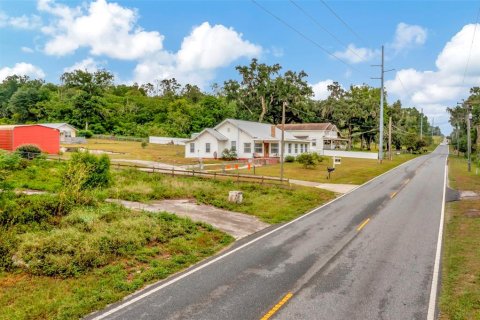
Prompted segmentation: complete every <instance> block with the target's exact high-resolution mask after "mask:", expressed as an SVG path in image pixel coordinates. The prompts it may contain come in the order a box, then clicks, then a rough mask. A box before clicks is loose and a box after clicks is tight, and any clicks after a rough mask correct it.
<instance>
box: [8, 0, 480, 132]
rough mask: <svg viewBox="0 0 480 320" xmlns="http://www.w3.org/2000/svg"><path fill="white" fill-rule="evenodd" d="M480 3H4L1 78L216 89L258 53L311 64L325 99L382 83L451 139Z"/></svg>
mask: <svg viewBox="0 0 480 320" xmlns="http://www.w3.org/2000/svg"><path fill="white" fill-rule="evenodd" d="M479 10H480V1H327V0H325V1H323V0H312V1H300V0H292V1H290V0H285V1H265V0H255V1H254V0H248V1H247V0H244V1H228V0H224V1H220V0H217V1H200V0H198V1H181V0H180V1H154V0H137V1H120V0H117V1H113V0H94V1H74V0H70V1H60V0H38V1H33V0H32V1H27V0H16V1H13V0H0V81H1V80H3V79H4V78H5V77H7V76H9V75H12V74H24V75H28V76H30V77H31V78H42V79H45V80H46V81H48V82H54V83H58V82H59V78H60V76H61V74H62V73H64V72H67V71H72V70H75V69H83V70H85V69H86V70H88V71H95V70H98V69H103V68H104V69H107V70H109V71H111V72H112V73H113V74H114V75H115V79H116V82H117V83H133V82H137V83H139V84H142V83H147V82H150V83H155V81H158V80H161V79H166V78H172V77H175V78H176V79H177V80H179V81H180V82H181V83H183V84H186V83H191V84H196V85H198V86H199V87H201V88H202V89H203V90H205V91H210V90H211V89H210V88H211V86H212V84H213V83H218V84H222V83H223V81H225V80H228V79H238V73H237V72H236V70H235V66H237V65H245V64H248V63H249V61H250V60H251V59H252V58H258V59H259V61H260V62H263V63H267V64H274V63H279V64H280V65H281V66H282V67H283V69H282V70H283V71H286V70H294V71H300V70H304V71H305V72H306V73H307V74H308V82H309V83H310V84H311V85H312V87H313V89H314V92H315V98H316V99H324V98H325V97H326V96H327V95H328V91H327V85H329V84H330V83H332V82H333V81H337V82H339V83H340V84H341V85H342V86H343V87H345V88H348V87H349V86H350V85H361V84H368V85H371V86H376V87H379V86H380V81H379V80H377V79H371V78H378V77H379V76H380V69H379V68H378V67H373V66H372V65H378V64H379V63H380V59H381V54H380V52H381V50H380V48H381V46H382V45H384V47H385V69H386V70H390V69H395V70H393V71H390V72H387V73H385V87H386V90H387V92H388V101H389V102H394V101H395V100H397V99H400V100H401V101H402V104H403V106H406V107H417V108H419V109H423V111H424V113H425V114H426V115H427V116H428V117H429V118H430V119H434V121H435V125H439V126H440V127H441V129H442V132H443V133H446V134H448V133H449V132H450V131H451V128H450V126H449V124H448V114H447V113H446V107H447V106H454V105H456V103H457V102H458V101H460V100H461V99H462V98H466V97H468V91H469V89H470V88H471V87H472V86H480V24H479V21H478V14H479V12H480V11H479Z"/></svg>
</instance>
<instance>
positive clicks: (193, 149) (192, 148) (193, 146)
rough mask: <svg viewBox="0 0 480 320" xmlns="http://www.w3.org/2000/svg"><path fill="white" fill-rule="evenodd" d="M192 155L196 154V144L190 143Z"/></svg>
mask: <svg viewBox="0 0 480 320" xmlns="http://www.w3.org/2000/svg"><path fill="white" fill-rule="evenodd" d="M190 153H195V143H193V142H192V143H190Z"/></svg>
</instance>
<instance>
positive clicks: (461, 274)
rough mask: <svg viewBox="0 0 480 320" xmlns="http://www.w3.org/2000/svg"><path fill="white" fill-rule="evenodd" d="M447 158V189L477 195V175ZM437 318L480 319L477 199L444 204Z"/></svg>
mask: <svg viewBox="0 0 480 320" xmlns="http://www.w3.org/2000/svg"><path fill="white" fill-rule="evenodd" d="M475 170H476V168H475V167H473V170H472V172H470V173H469V172H468V171H467V162H466V160H465V159H463V158H458V157H457V156H450V157H449V180H450V186H451V187H452V188H455V189H458V190H470V191H475V192H476V193H477V194H480V175H476V174H475ZM446 214H447V217H446V218H447V219H446V228H445V239H444V250H443V270H442V292H441V296H440V310H441V316H440V319H452V320H453V319H455V320H457V319H465V320H467V319H468V320H470V319H480V249H479V248H480V200H478V199H476V200H461V201H456V202H451V203H447V207H446Z"/></svg>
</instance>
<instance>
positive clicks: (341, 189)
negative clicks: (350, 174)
mask: <svg viewBox="0 0 480 320" xmlns="http://www.w3.org/2000/svg"><path fill="white" fill-rule="evenodd" d="M289 181H290V183H293V184H296V185H299V186H304V187H313V188H319V189H324V190H329V191H333V192H335V193H341V194H343V193H347V192H350V191H352V190H353V189H355V188H356V187H358V185H356V184H339V183H318V182H313V181H303V180H295V179H290V180H289Z"/></svg>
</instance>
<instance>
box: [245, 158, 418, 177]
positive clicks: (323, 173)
mask: <svg viewBox="0 0 480 320" xmlns="http://www.w3.org/2000/svg"><path fill="white" fill-rule="evenodd" d="M414 157H416V155H411V154H401V155H394V158H393V160H392V161H390V160H384V161H383V163H381V164H380V163H379V162H378V161H377V160H370V159H354V158H342V164H341V165H337V166H335V172H333V173H332V174H331V179H330V180H328V179H327V167H331V166H332V159H331V158H326V159H325V160H324V161H323V162H322V163H320V164H319V165H317V167H316V168H313V169H306V168H304V167H303V166H302V165H301V164H299V163H296V162H294V163H285V167H284V175H285V177H286V178H289V179H297V180H305V181H314V182H321V183H347V184H362V183H364V182H366V181H368V180H370V179H372V178H374V177H376V176H378V175H379V174H382V173H383V172H385V171H388V170H390V169H391V168H393V167H396V166H397V165H399V164H401V163H403V162H405V161H408V160H410V159H413V158H414ZM240 173H249V174H253V168H252V169H250V170H246V169H245V170H240ZM255 174H256V175H264V176H276V177H278V176H280V165H279V164H278V165H272V166H266V167H257V168H255Z"/></svg>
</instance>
